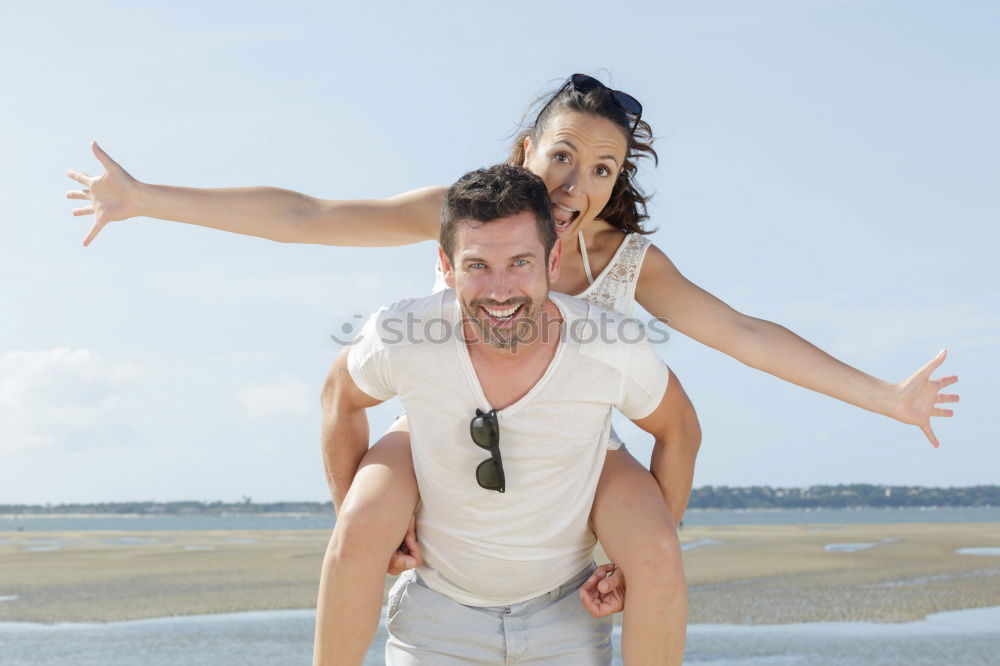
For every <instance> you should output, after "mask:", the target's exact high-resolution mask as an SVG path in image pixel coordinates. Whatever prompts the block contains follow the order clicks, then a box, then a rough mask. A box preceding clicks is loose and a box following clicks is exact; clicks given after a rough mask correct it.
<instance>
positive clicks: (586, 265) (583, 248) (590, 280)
mask: <svg viewBox="0 0 1000 666" xmlns="http://www.w3.org/2000/svg"><path fill="white" fill-rule="evenodd" d="M577 239H578V240H579V241H580V255H581V256H582V257H583V270H584V272H585V273H586V274H587V284H594V274H593V272H591V270H590V257H588V256H587V244H586V243H585V242H584V240H583V232H582V231H581V232H580V234H579V235H578V236H577Z"/></svg>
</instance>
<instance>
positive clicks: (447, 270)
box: [438, 245, 455, 289]
mask: <svg viewBox="0 0 1000 666" xmlns="http://www.w3.org/2000/svg"><path fill="white" fill-rule="evenodd" d="M438 268H440V269H441V274H442V275H444V283H445V284H446V285H448V288H449V289H454V288H455V267H454V266H452V265H451V260H450V259H449V258H448V255H447V254H446V253H445V251H444V248H443V247H441V246H440V245H438Z"/></svg>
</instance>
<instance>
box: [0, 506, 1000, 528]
mask: <svg viewBox="0 0 1000 666" xmlns="http://www.w3.org/2000/svg"><path fill="white" fill-rule="evenodd" d="M865 523H1000V507H962V508H917V509H911V508H904V509H872V508H866V509H768V510H765V509H747V510H723V509H719V510H715V509H710V510H705V509H689V510H688V511H687V513H686V514H685V516H684V524H685V525H690V526H692V527H694V526H698V525H819V524H843V525H855V524H865ZM333 524H334V517H333V514H332V513H331V514H223V515H188V516H149V515H129V516H101V515H86V516H72V517H70V516H60V515H57V514H53V515H48V516H38V515H21V516H11V515H0V532H13V531H18V530H20V531H25V532H75V531H125V532H146V531H152V532H155V531H186V530H332V529H333Z"/></svg>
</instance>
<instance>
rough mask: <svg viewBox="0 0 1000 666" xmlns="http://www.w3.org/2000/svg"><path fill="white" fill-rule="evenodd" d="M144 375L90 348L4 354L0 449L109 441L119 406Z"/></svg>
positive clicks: (0, 374) (0, 384)
mask: <svg viewBox="0 0 1000 666" xmlns="http://www.w3.org/2000/svg"><path fill="white" fill-rule="evenodd" d="M142 374H143V373H142V369H141V368H140V367H139V366H136V365H129V364H115V363H110V362H108V361H105V360H104V359H102V358H101V357H100V356H99V355H98V354H96V353H95V352H93V351H90V350H88V349H65V348H60V349H45V350H33V351H8V352H4V353H3V354H0V450H4V451H8V452H9V451H13V450H17V449H21V448H27V447H37V446H48V445H53V444H75V445H84V446H85V445H88V444H103V443H106V440H107V439H108V437H107V435H108V433H109V432H110V431H111V430H114V429H116V428H117V427H118V424H116V423H115V413H116V411H117V407H118V406H119V404H120V403H121V400H122V398H123V397H125V396H126V395H127V393H128V391H129V390H130V388H131V387H132V386H133V384H134V383H135V381H136V380H137V379H138V378H139V377H141V376H142Z"/></svg>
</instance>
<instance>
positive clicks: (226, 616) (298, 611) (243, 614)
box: [0, 606, 1000, 636]
mask: <svg viewBox="0 0 1000 666" xmlns="http://www.w3.org/2000/svg"><path fill="white" fill-rule="evenodd" d="M382 611H383V614H384V612H385V606H383V607H382ZM315 616H316V611H315V609H312V608H288V609H281V610H263V611H235V612H230V613H203V614H198V615H164V616H158V617H147V618H140V619H133V620H115V621H111V622H2V621H0V635H2V633H3V632H4V631H17V630H28V631H30V630H46V629H49V630H65V631H74V630H81V629H82V630H86V629H92V628H93V629H97V628H113V627H116V626H121V625H129V626H133V625H157V624H168V623H176V622H182V623H183V622H215V621H227V620H231V621H241V620H247V621H269V620H278V619H296V618H303V619H308V620H309V621H310V622H312V621H314V620H315ZM383 619H384V618H383ZM998 625H1000V606H983V607H978V608H964V609H959V610H952V611H941V612H938V613H931V614H930V615H928V616H926V617H924V618H921V619H919V620H905V621H902V622H859V621H856V620H843V621H829V620H822V621H817V622H788V623H784V624H724V623H709V622H705V623H691V624H688V631H689V632H694V633H698V632H721V631H749V630H759V631H801V632H818V631H825V632H848V633H849V635H851V636H857V635H858V631H859V630H860V631H868V632H869V633H879V632H895V631H906V630H913V629H917V630H924V629H925V628H927V627H932V629H931V632H930V633H949V634H955V633H957V634H981V633H989V634H995V633H996V627H997V626H998ZM934 629H937V630H938V631H936V632H935V631H934ZM615 631H616V632H620V631H621V618H620V617H617V616H616V618H615Z"/></svg>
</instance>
